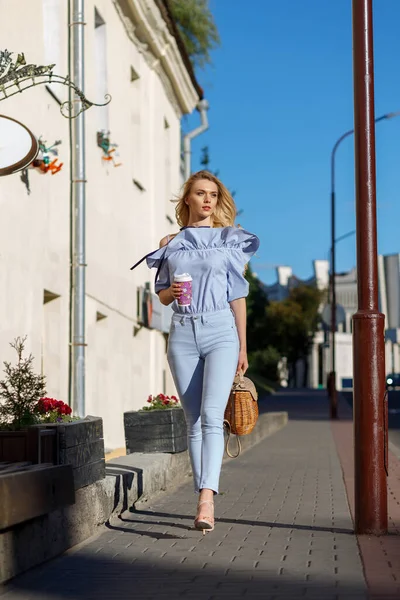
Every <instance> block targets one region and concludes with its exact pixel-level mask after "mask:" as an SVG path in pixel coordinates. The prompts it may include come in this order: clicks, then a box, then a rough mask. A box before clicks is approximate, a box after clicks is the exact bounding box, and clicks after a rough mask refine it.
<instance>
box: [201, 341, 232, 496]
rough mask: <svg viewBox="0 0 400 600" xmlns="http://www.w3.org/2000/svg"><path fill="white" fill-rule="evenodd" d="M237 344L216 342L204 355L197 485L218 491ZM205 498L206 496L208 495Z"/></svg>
mask: <svg viewBox="0 0 400 600" xmlns="http://www.w3.org/2000/svg"><path fill="white" fill-rule="evenodd" d="M237 360H238V351H237V344H236V343H235V344H230V345H226V344H222V347H221V346H218V344H217V345H216V347H215V348H213V349H212V350H211V351H210V352H209V353H208V354H207V356H206V358H205V368H204V378H203V395H202V403H201V429H202V442H203V443H202V449H201V464H202V470H201V479H200V484H199V487H200V489H211V490H213V491H214V492H215V493H218V489H219V477H220V473H221V465H222V458H223V454H224V431H223V422H224V412H225V407H226V404H227V401H228V398H229V393H230V390H231V387H232V382H233V379H234V377H235V372H236V367H237ZM205 499H207V500H208V499H209V498H208V497H207V498H205Z"/></svg>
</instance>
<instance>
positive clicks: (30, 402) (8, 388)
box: [0, 337, 46, 430]
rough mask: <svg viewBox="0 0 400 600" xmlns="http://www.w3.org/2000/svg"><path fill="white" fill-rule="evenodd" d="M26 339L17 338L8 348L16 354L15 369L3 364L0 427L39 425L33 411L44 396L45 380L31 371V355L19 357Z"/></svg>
mask: <svg viewBox="0 0 400 600" xmlns="http://www.w3.org/2000/svg"><path fill="white" fill-rule="evenodd" d="M25 341H26V337H24V338H20V337H17V338H16V339H15V340H14V342H12V343H10V346H11V347H12V348H14V350H15V351H16V353H17V356H18V360H17V364H16V365H15V366H12V365H11V363H9V362H6V361H4V363H3V364H4V373H5V378H4V379H3V380H2V381H0V427H1V428H8V429H13V430H18V429H23V428H24V427H27V426H29V425H34V424H35V423H37V422H39V420H40V417H39V416H38V415H37V414H36V413H35V412H34V407H35V405H36V404H37V402H38V400H39V398H41V397H42V396H44V395H45V394H46V385H45V378H44V376H43V375H37V374H35V373H34V371H33V366H32V362H33V356H32V354H30V355H29V356H28V357H27V358H24V357H23V353H24V349H25Z"/></svg>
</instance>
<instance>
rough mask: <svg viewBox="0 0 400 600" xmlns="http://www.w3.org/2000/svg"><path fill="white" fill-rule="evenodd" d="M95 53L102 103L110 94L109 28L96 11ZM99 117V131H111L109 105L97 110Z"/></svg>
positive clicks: (98, 86) (100, 100) (98, 87)
mask: <svg viewBox="0 0 400 600" xmlns="http://www.w3.org/2000/svg"><path fill="white" fill-rule="evenodd" d="M94 51H95V56H96V60H95V74H96V95H97V97H98V98H99V100H98V102H102V101H103V100H104V97H105V96H106V94H108V77H107V26H106V22H105V21H104V19H103V17H102V16H101V14H100V13H99V11H98V10H97V8H95V9H94ZM96 113H97V116H98V123H99V126H98V129H99V131H105V132H108V131H109V118H108V105H107V106H100V107H98V108H96Z"/></svg>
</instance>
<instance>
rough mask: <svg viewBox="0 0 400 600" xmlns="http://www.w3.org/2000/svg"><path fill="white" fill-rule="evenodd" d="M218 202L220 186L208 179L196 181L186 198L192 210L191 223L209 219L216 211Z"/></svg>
mask: <svg viewBox="0 0 400 600" xmlns="http://www.w3.org/2000/svg"><path fill="white" fill-rule="evenodd" d="M217 202H218V186H217V184H216V183H214V182H213V181H209V180H208V179H199V180H198V181H195V182H194V183H193V185H192V188H191V190H190V193H189V196H188V197H187V198H186V204H187V205H188V206H189V209H190V220H191V221H204V220H205V219H207V218H208V219H209V218H210V217H211V216H212V214H213V213H214V211H215V207H216V206H217Z"/></svg>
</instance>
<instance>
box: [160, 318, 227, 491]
mask: <svg viewBox="0 0 400 600" xmlns="http://www.w3.org/2000/svg"><path fill="white" fill-rule="evenodd" d="M192 319H193V320H192ZM238 352H239V342H238V336H237V332H236V328H235V324H234V318H233V316H232V314H231V313H230V312H229V311H228V314H225V315H223V316H222V315H218V314H215V315H213V317H208V318H207V319H205V318H202V317H201V318H200V317H198V318H196V317H193V318H189V317H185V318H183V319H181V320H177V321H175V322H173V325H172V328H171V335H170V339H169V345H168V362H169V365H170V368H171V372H172V375H173V378H174V381H175V385H176V388H177V391H178V394H179V397H180V399H181V403H182V407H183V409H184V412H185V417H186V422H187V427H188V445H189V453H190V458H191V463H192V469H193V476H194V485H195V490H196V491H201V495H200V500H209V499H212V496H213V494H214V493H218V487H219V477H220V472H221V464H222V457H223V452H224V437H223V419H224V411H225V407H226V403H227V401H228V397H229V393H230V389H231V386H232V382H233V378H234V376H235V372H236V367H237V359H238Z"/></svg>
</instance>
